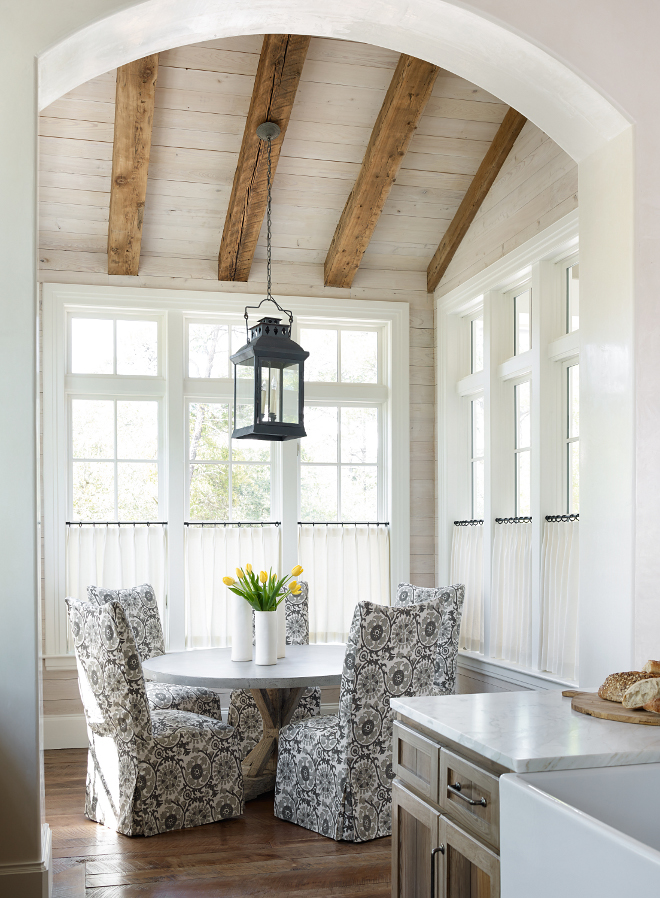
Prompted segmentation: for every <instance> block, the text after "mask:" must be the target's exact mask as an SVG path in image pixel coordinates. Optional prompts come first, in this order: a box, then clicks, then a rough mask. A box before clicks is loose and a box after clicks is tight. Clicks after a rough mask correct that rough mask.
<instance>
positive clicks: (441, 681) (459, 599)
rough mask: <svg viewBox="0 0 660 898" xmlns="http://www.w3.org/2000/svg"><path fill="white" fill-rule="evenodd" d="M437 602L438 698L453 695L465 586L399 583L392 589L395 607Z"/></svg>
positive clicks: (435, 680)
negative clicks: (439, 628) (439, 617)
mask: <svg viewBox="0 0 660 898" xmlns="http://www.w3.org/2000/svg"><path fill="white" fill-rule="evenodd" d="M434 601H439V602H440V607H441V613H442V638H441V640H440V642H439V643H438V653H437V655H436V659H435V662H436V663H435V676H434V678H433V683H434V685H435V686H437V687H438V689H440V695H454V693H455V692H456V679H457V674H458V645H459V642H458V640H459V634H460V629H461V616H462V614H463V602H464V601H465V585H464V584H463V583H457V584H456V585H455V586H436V587H426V586H413V584H412V583H399V585H398V586H397V590H396V606H395V607H396V608H402V607H405V606H407V605H417V604H419V603H420V602H434Z"/></svg>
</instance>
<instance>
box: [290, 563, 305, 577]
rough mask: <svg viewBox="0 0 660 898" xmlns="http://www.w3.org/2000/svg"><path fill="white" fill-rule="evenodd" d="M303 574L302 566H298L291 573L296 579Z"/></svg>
mask: <svg viewBox="0 0 660 898" xmlns="http://www.w3.org/2000/svg"><path fill="white" fill-rule="evenodd" d="M302 572H303V569H302V568H301V566H300V565H299V564H297V565H296V566H295V567H294V568H293V570H292V571H291V574H292V576H294V577H299V576H300V575H301V574H302Z"/></svg>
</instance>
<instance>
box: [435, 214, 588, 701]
mask: <svg viewBox="0 0 660 898" xmlns="http://www.w3.org/2000/svg"><path fill="white" fill-rule="evenodd" d="M578 234H579V231H578V210H575V211H574V212H571V213H569V214H568V215H566V216H564V217H563V218H562V219H560V220H559V221H558V222H556V223H555V224H553V225H551V226H550V227H549V228H547V229H546V230H544V231H543V232H541V233H540V234H538V235H536V236H535V237H533V238H531V239H530V240H528V241H526V242H525V243H524V244H522V245H521V246H520V247H518V248H517V249H515V250H513V251H512V252H511V253H509V254H507V255H506V256H504V257H503V258H502V259H499V260H498V261H497V262H495V263H493V264H492V265H490V266H489V267H488V268H486V269H484V270H483V271H481V272H479V273H478V274H477V275H475V276H474V277H472V278H470V279H469V280H467V281H466V282H465V283H463V284H461V285H460V286H459V287H457V288H456V289H454V290H452V291H450V292H449V293H447V294H445V295H443V296H440V295H439V289H438V290H436V294H435V303H434V305H435V320H436V322H437V327H436V334H435V349H436V356H435V357H436V414H437V421H438V425H439V426H438V434H439V437H438V458H437V483H438V486H437V495H438V497H439V498H438V509H437V513H438V516H437V527H438V554H437V558H436V580H437V582H438V583H446V582H448V578H449V574H450V558H451V538H452V531H453V521H454V520H458V519H463V518H466V517H469V505H467V504H466V497H467V496H468V495H469V490H468V482H467V469H468V465H467V463H466V460H465V459H466V456H465V452H464V451H463V450H464V448H465V446H466V438H465V436H466V432H467V428H466V426H465V421H464V419H465V408H466V407H465V404H464V398H463V397H469V396H473V395H474V394H476V393H478V392H480V391H481V390H483V391H484V395H485V399H486V425H485V431H486V453H487V459H486V469H485V480H486V484H485V490H486V502H485V510H484V511H485V513H484V525H483V526H484V559H483V570H484V628H485V634H484V635H485V639H484V644H485V645H486V646H487V645H488V644H489V624H490V620H489V618H490V581H491V563H492V558H491V554H490V549H491V546H492V540H493V528H494V527H495V526H497V525H495V524H494V517H495V516H496V515H498V516H499V515H504V514H505V513H506V512H505V511H504V508H505V499H504V497H505V496H507V495H510V496H511V497H512V496H513V483H512V478H511V472H510V471H509V472H507V471H506V470H504V469H503V466H502V465H501V464H500V467H498V469H497V470H493V469H491V464H490V462H489V459H488V446H489V443H491V442H492V441H493V440H496V441H498V443H499V450H498V455H499V457H500V459H503V458H507V453H506V445H507V443H506V442H505V441H506V440H507V439H509V440H510V433H511V432H512V430H511V428H512V426H513V420H512V419H513V414H512V411H511V410H509V412H507V397H508V392H509V390H511V391H512V383H515V382H516V380H517V379H519V378H520V379H526V377H528V376H530V375H531V379H532V410H533V419H532V428H533V429H532V446H537V447H538V450H539V451H536V452H533V453H532V483H533V484H534V478H535V477H536V479H537V480H539V481H540V482H541V486H540V490H539V489H537V490H536V491H534V487H533V496H532V518H533V521H534V523H533V525H532V526H533V530H534V535H533V557H534V562H535V564H538V559H539V558H540V550H541V541H542V532H543V531H542V526H543V523H544V516H545V514H555V513H558V512H559V511H560V510H561V509H563V507H564V505H565V499H564V498H563V494H564V486H563V484H564V474H563V467H564V465H563V464H562V451H563V446H564V445H565V444H564V441H563V430H562V429H561V423H562V420H563V419H562V412H561V408H560V406H561V402H560V396H561V395H562V392H561V385H560V383H559V380H560V379H561V377H562V373H563V371H562V366H561V365H558V364H556V363H557V362H560V361H562V360H564V359H570V358H575V357H577V356H578V354H579V345H580V344H579V341H580V332H579V330H577V331H574V332H573V333H570V334H566V333H565V326H564V324H565V298H564V293H563V292H561V301H560V302H558V303H555V308H554V309H553V310H552V313H551V316H548V315H545V314H544V315H543V317H542V316H541V314H540V309H539V304H540V300H541V297H542V295H544V291H545V292H546V294H547V291H548V290H552V291H553V293H555V294H557V293H559V292H560V290H561V288H560V284H559V277H560V274H559V272H560V270H561V271H563V266H562V265H561V263H562V262H564V261H565V262H566V264H568V260H569V259H570V260H571V261H574V260H575V259H574V257H575V254H576V250H577V244H578ZM526 281H529V282H530V283H531V287H532V329H533V335H532V348H531V349H530V350H529V352H528V353H524V354H522V355H519V356H512V357H509V358H507V357H506V355H507V354H508V353H509V352H511V351H512V350H513V330H512V327H509V328H508V330H506V332H505V331H504V325H503V323H502V322H503V321H504V318H505V316H503V315H501V314H500V315H499V316H498V317H499V319H500V324H501V325H502V326H501V328H500V330H501V331H502V332H501V333H500V334H498V341H499V346H500V350H501V351H503V353H504V355H502V354H500V357H499V358H496V357H494V355H495V354H494V353H493V352H492V351H491V348H492V347H491V341H490V340H488V339H485V342H484V372H483V378H482V377H481V372H479V374H478V375H469V374H468V373H467V372H468V371H469V368H467V369H466V368H465V366H464V362H463V359H462V356H461V353H462V355H463V356H464V355H465V350H464V349H461V344H462V342H464V341H462V340H461V334H462V328H464V326H465V325H464V320H465V319H466V318H468V317H472V316H473V315H474V314H475V313H477V311H478V309H479V308H480V306H482V305H483V314H484V328H485V332H486V333H489V332H490V315H491V310H492V309H493V307H494V306H495V305H496V304H497V303H501V302H503V301H504V297H505V295H506V294H508V293H509V292H510V291H512V290H514V289H516V288H518V287H519V285H521V284H523V283H525V282H526ZM510 321H511V324H512V323H513V315H511V318H510ZM541 329H542V331H541ZM507 341H508V343H507ZM508 344H510V348H509V349H508V350H507V348H506V347H507V345H508ZM541 346H544V347H546V348H545V349H544V352H543V358H542V357H541V355H542V354H541V350H540V347H541ZM462 362H463V363H462ZM541 366H552V367H553V370H552V372H550V371H549V369H548V368H546V371H545V372H544V373H545V378H544V379H545V381H546V383H547V384H552V383H554V382H556V383H555V384H554V386H555V387H556V389H555V393H556V402H555V406H557V407H555V408H552V409H550V410H548V411H546V413H545V414H544V415H543V419H542V420H541V416H540V414H538V409H537V414H536V415H534V406H535V403H536V404H537V405H538V404H539V403H540V402H541V396H540V391H539V390H538V389H534V375H535V374H536V375H537V377H538V374H537V372H539V371H540V368H541ZM460 374H463V376H462V377H460ZM459 378H460V379H459ZM493 390H495V394H493ZM509 405H512V403H509ZM461 406H462V408H461ZM492 412H494V417H495V420H493V421H492V422H491V420H490V418H491V413H492ZM535 421H536V423H535ZM442 422H445V423H446V422H458V424H457V427H456V428H454V427H453V426H442ZM491 426H492V432H491ZM535 426H536V428H537V432H535V431H534V427H535ZM540 428H542V433H541V430H540ZM548 434H552V435H554V436H553V438H552V439H550V440H548V439H547V436H548ZM550 443H552V445H550ZM542 447H545V448H544V451H543V452H542V451H541V449H542ZM560 447H561V448H560ZM542 455H543V457H542ZM509 467H511V468H512V466H511V465H510V466H509ZM537 467H538V469H539V471H542V472H546V476H544V477H541V475H540V474H539V473H538V472H537V473H535V471H536V469H537ZM500 468H501V469H500ZM491 481H493V484H494V489H493V490H491V489H490V482H491ZM495 486H497V488H496V489H495ZM494 492H496V493H497V495H498V496H499V497H500V498H501V501H498V500H497V498H496V499H495V500H494V499H493V493H494ZM534 492H535V493H536V495H535V494H534ZM508 513H509V514H513V509H511V510H510V511H509V512H508ZM538 593H539V586H538V584H537V585H536V586H535V595H534V607H535V609H536V611H535V616H537V615H538V614H539V596H538ZM533 625H534V628H535V631H534V632H535V634H537V633H538V632H539V628H538V624H537V620H535V621H533ZM461 657H464V653H463V652H461ZM538 657H539V646H538V645H537V639H536V638H535V644H534V653H533V667H532V669H531V670H529V671H527V672H526V674H528V677H529V678H530V679H529V683H530V684H532V683H533V682H535V681H540V680H543V681H547V682H548V683H556V684H557V685H566V684H565V682H564V681H562V680H561V679H559V678H557V677H554V676H553V675H548V674H547V673H544V672H542V671H539V670H537V669H535V668H536V665H537V661H538ZM466 660H467V657H466ZM469 664H470V665H471V666H472V667H473V668H474V669H478V668H480V667H481V668H482V669H483V671H484V672H485V673H487V672H489V671H490V672H492V671H493V670H494V668H499V669H501V670H506V669H507V668H508V669H510V670H511V671H512V672H513V671H515V676H516V677H520V674H521V669H520V668H519V667H518V666H517V665H511V664H509V663H508V662H506V661H501V660H496V659H491V658H488V657H486V656H480V655H475V654H474V653H470V658H469ZM513 681H514V679H512V682H513ZM520 682H521V683H522V680H521V681H520Z"/></svg>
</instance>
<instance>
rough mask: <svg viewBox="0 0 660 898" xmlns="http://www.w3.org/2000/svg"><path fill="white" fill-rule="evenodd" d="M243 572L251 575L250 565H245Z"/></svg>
mask: <svg viewBox="0 0 660 898" xmlns="http://www.w3.org/2000/svg"><path fill="white" fill-rule="evenodd" d="M245 570H246V571H247V572H248V574H251V573H252V565H251V564H246V565H245Z"/></svg>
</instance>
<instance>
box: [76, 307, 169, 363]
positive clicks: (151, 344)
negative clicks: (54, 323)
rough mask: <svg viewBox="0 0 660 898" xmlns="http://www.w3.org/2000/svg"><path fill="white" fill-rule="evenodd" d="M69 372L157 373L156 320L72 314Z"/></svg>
mask: <svg viewBox="0 0 660 898" xmlns="http://www.w3.org/2000/svg"><path fill="white" fill-rule="evenodd" d="M70 327H71V331H70V333H71V336H70V340H69V359H70V362H69V371H70V372H71V373H72V374H119V375H133V376H140V377H154V376H156V375H157V374H158V322H157V321H143V320H139V319H135V318H112V319H110V318H96V317H84V318H83V317H80V318H79V317H71V319H70Z"/></svg>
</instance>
